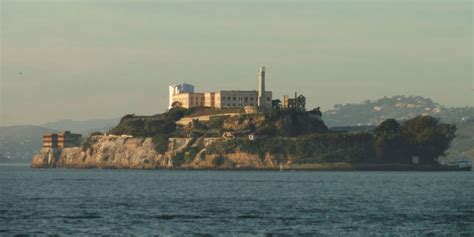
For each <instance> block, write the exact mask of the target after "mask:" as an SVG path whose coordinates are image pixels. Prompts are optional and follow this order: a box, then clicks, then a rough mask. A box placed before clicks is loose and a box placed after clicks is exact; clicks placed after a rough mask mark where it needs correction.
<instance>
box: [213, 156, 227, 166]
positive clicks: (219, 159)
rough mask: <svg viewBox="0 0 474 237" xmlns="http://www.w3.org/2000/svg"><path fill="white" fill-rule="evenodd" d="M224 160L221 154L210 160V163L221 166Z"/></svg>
mask: <svg viewBox="0 0 474 237" xmlns="http://www.w3.org/2000/svg"><path fill="white" fill-rule="evenodd" d="M224 162H225V158H224V156H222V155H218V156H216V157H215V158H214V159H213V160H212V164H213V165H215V166H221V165H223V164H224Z"/></svg>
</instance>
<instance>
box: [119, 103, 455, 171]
mask: <svg viewBox="0 0 474 237" xmlns="http://www.w3.org/2000/svg"><path fill="white" fill-rule="evenodd" d="M204 112H215V109H203V108H200V109H199V108H198V109H189V110H187V109H182V108H174V109H171V110H170V111H169V112H168V113H164V114H161V115H155V116H151V117H140V116H138V117H137V116H134V115H127V116H125V117H124V118H122V120H121V121H120V124H119V125H118V126H117V127H116V128H114V129H112V130H111V132H112V133H114V134H129V135H132V136H136V137H152V139H153V143H154V145H155V150H156V151H157V152H159V153H161V154H163V153H165V152H166V151H167V149H168V138H169V137H173V136H174V137H191V138H202V137H220V136H222V133H223V132H224V131H231V132H232V133H233V134H235V136H236V138H235V139H229V140H227V141H225V142H217V143H213V144H211V145H209V146H208V147H207V149H206V154H214V155H217V156H218V157H221V156H225V155H226V154H229V153H234V152H236V151H242V152H247V153H252V154H258V156H259V157H260V159H264V157H265V155H266V154H271V155H273V157H274V158H275V159H277V160H278V161H279V162H285V161H287V160H288V159H290V158H291V160H292V161H293V162H294V163H297V164H311V163H337V162H346V163H364V162H367V163H374V162H375V163H403V164H408V163H411V162H412V157H413V156H418V157H419V158H420V160H421V163H423V164H435V163H436V162H437V161H438V157H440V156H444V155H445V152H446V150H447V149H448V148H449V147H450V144H451V142H452V140H453V139H454V137H455V132H456V127H455V126H454V125H449V124H444V123H440V122H439V120H438V119H435V118H433V117H430V116H419V117H415V118H413V119H410V120H407V121H405V122H403V123H401V124H400V123H398V122H397V121H396V120H394V119H389V120H386V121H384V122H383V123H381V124H380V125H379V126H378V127H377V128H376V129H375V130H374V133H370V132H351V133H345V132H331V133H329V132H328V129H327V127H326V126H325V124H324V122H323V121H322V120H321V119H320V118H319V117H314V116H312V115H311V114H309V113H308V112H305V111H298V110H282V109H276V110H273V111H272V112H270V113H266V114H264V115H263V116H264V117H263V116H262V115H243V116H235V117H214V118H212V119H211V120H210V121H209V122H201V121H199V120H193V121H192V123H191V124H189V125H186V126H179V127H178V126H177V125H176V121H177V120H179V119H181V118H183V117H185V116H187V115H190V114H196V113H204ZM259 116H260V117H259ZM250 132H255V134H256V135H257V138H258V139H257V140H256V141H251V140H249V139H248V137H247V135H246V134H248V133H250ZM202 149H203V145H202V144H200V145H198V144H195V145H193V146H192V147H188V148H187V149H186V150H185V151H182V152H180V153H177V154H176V155H175V156H174V157H173V158H172V162H173V164H175V165H181V164H184V163H186V162H189V161H192V160H193V159H194V158H195V157H196V155H197V154H198V153H199V151H201V150H202ZM200 158H201V159H204V158H205V154H204V153H202V154H201V156H200ZM213 162H217V161H213Z"/></svg>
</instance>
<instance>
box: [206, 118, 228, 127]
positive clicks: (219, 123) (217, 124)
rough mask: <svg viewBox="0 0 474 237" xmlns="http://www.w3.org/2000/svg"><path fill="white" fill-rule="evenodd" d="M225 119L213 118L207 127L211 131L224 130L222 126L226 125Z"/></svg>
mask: <svg viewBox="0 0 474 237" xmlns="http://www.w3.org/2000/svg"><path fill="white" fill-rule="evenodd" d="M224 121H225V117H223V116H222V117H213V118H211V120H209V123H208V124H207V126H208V127H209V128H210V129H222V125H224Z"/></svg>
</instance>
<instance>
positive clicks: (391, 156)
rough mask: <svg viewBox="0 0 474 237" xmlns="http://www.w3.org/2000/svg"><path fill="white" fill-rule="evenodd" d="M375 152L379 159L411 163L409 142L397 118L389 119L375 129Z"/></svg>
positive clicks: (389, 161)
mask: <svg viewBox="0 0 474 237" xmlns="http://www.w3.org/2000/svg"><path fill="white" fill-rule="evenodd" d="M374 135H375V142H374V148H375V154H376V157H377V159H378V160H379V161H383V162H388V163H409V162H410V157H409V155H408V149H407V148H408V146H407V145H408V144H407V142H406V139H405V137H404V136H403V134H402V131H401V129H400V124H399V123H398V122H397V121H396V120H395V119H387V120H385V121H384V122H382V123H381V124H380V125H379V126H378V127H377V128H376V129H375V130H374Z"/></svg>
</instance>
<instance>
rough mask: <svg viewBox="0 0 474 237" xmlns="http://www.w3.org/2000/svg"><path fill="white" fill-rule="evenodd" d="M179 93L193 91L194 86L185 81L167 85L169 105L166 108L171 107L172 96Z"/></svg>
mask: <svg viewBox="0 0 474 237" xmlns="http://www.w3.org/2000/svg"><path fill="white" fill-rule="evenodd" d="M181 93H194V86H193V85H191V84H187V83H182V84H177V85H171V86H169V105H168V109H171V108H172V104H173V102H174V100H173V96H174V95H178V94H181Z"/></svg>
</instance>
